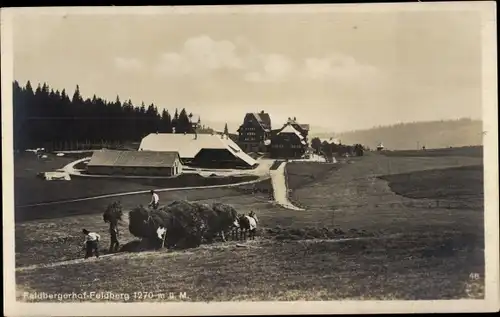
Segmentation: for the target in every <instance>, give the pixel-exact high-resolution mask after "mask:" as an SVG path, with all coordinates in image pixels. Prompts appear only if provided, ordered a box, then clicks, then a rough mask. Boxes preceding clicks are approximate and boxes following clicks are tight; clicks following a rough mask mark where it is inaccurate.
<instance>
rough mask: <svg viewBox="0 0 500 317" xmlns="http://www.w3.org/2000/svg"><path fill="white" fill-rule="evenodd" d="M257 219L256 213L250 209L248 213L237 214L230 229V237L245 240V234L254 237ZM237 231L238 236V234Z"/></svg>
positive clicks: (252, 238)
mask: <svg viewBox="0 0 500 317" xmlns="http://www.w3.org/2000/svg"><path fill="white" fill-rule="evenodd" d="M258 223H259V220H258V219H257V215H256V214H255V213H254V212H253V211H251V212H250V214H249V215H248V216H247V215H238V217H237V218H236V220H235V221H234V223H233V230H232V238H233V240H236V239H238V240H246V239H247V234H248V237H249V238H250V239H251V240H254V239H255V233H256V231H257V224H258ZM238 232H239V236H238Z"/></svg>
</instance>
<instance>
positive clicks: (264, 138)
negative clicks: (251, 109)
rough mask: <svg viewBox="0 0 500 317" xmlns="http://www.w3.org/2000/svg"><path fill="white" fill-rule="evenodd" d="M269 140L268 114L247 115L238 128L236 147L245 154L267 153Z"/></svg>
mask: <svg viewBox="0 0 500 317" xmlns="http://www.w3.org/2000/svg"><path fill="white" fill-rule="evenodd" d="M270 138H271V117H270V116H269V114H268V113H266V112H264V111H261V112H259V113H247V114H246V115H245V118H244V119H243V124H242V125H241V126H240V127H239V128H238V142H237V143H238V145H239V146H240V148H241V149H243V151H245V152H247V153H248V152H267V151H268V143H269V140H270Z"/></svg>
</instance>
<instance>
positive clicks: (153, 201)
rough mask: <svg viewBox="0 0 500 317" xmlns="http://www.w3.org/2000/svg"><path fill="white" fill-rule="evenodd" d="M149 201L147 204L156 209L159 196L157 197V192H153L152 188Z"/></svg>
mask: <svg viewBox="0 0 500 317" xmlns="http://www.w3.org/2000/svg"><path fill="white" fill-rule="evenodd" d="M151 196H152V197H151V202H150V203H149V206H150V207H152V208H153V209H154V210H156V209H158V206H159V205H160V197H158V194H157V193H155V191H154V190H151Z"/></svg>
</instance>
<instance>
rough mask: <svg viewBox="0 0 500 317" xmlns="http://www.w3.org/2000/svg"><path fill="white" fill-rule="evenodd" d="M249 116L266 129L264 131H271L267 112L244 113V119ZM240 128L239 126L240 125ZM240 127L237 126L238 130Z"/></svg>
mask: <svg viewBox="0 0 500 317" xmlns="http://www.w3.org/2000/svg"><path fill="white" fill-rule="evenodd" d="M249 116H251V117H253V118H254V119H255V120H256V121H257V123H258V124H259V125H260V126H261V128H262V129H263V130H264V131H266V132H269V131H271V117H270V116H269V113H266V112H263V111H261V112H259V113H257V112H253V113H251V112H249V113H247V114H246V115H245V119H244V120H246V119H247V118H248V117H249ZM240 128H241V126H240ZM240 128H238V130H237V131H238V132H239V131H240Z"/></svg>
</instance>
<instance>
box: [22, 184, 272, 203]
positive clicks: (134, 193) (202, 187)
mask: <svg viewBox="0 0 500 317" xmlns="http://www.w3.org/2000/svg"><path fill="white" fill-rule="evenodd" d="M265 179H266V178H260V179H256V180H253V181H248V182H241V183H235V184H224V185H209V186H193V187H178V188H158V189H155V191H157V192H169V191H181V190H196V189H211V188H231V187H237V186H242V185H250V184H255V183H258V182H261V181H263V180H265ZM147 193H149V190H139V191H133V192H124V193H115V194H107V195H99V196H92V197H84V198H76V199H67V200H59V201H51V202H46V203H36V204H29V205H21V206H16V208H27V207H37V206H50V205H58V204H67V203H75V202H81V201H89V200H97V199H103V198H113V197H122V196H131V195H140V194H147Z"/></svg>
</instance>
